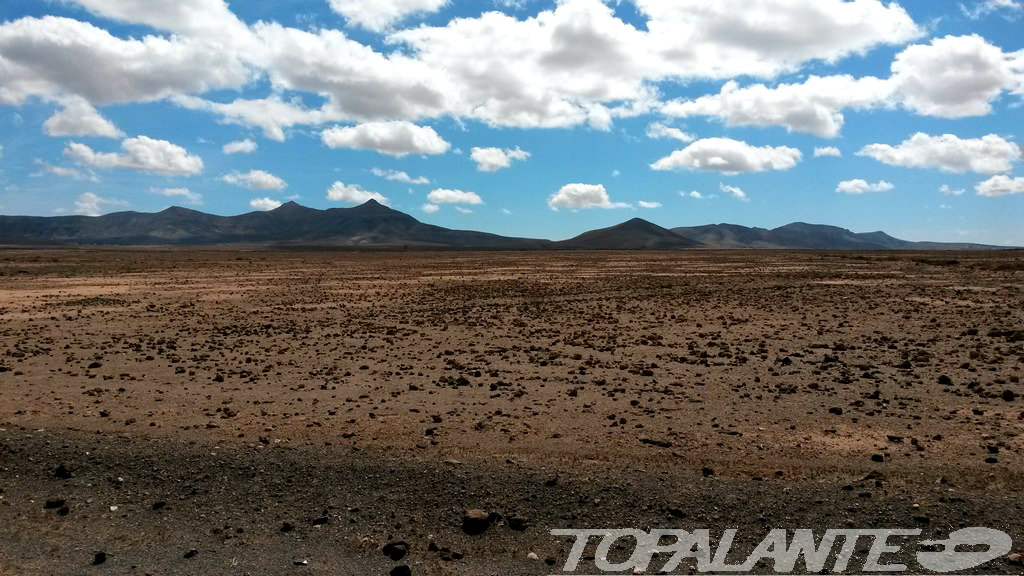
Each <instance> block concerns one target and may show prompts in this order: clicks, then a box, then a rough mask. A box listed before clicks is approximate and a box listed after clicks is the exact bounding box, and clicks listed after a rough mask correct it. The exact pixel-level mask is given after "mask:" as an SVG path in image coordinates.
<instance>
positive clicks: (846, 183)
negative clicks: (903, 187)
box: [836, 178, 895, 195]
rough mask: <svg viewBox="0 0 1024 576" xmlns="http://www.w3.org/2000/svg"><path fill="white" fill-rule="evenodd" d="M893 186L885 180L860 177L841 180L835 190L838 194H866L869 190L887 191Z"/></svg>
mask: <svg viewBox="0 0 1024 576" xmlns="http://www.w3.org/2000/svg"><path fill="white" fill-rule="evenodd" d="M893 188H895V186H893V185H892V184H890V183H889V182H886V181H885V180H879V181H878V182H874V183H871V182H868V181H866V180H863V179H861V178H856V179H854V180H843V181H842V182H840V183H839V185H838V186H836V192H838V193H839V194H854V195H859V194H867V193H869V192H888V191H890V190H892V189H893Z"/></svg>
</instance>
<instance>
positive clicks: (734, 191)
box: [718, 184, 748, 202]
mask: <svg viewBox="0 0 1024 576" xmlns="http://www.w3.org/2000/svg"><path fill="white" fill-rule="evenodd" d="M718 189H719V190H721V191H722V192H724V193H726V194H728V195H730V196H732V197H733V198H735V199H737V200H743V201H744V202H746V201H747V200H748V198H747V193H746V192H744V191H743V190H742V189H741V188H738V187H736V186H730V185H728V184H719V185H718Z"/></svg>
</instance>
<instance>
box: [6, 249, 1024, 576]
mask: <svg viewBox="0 0 1024 576" xmlns="http://www.w3.org/2000/svg"><path fill="white" fill-rule="evenodd" d="M1022 375H1024V253H1022V252H1021V251H1001V252H970V253H968V252H959V253H947V252H914V253H903V252H872V253H854V252H832V253H811V252H792V251H684V252H641V251H637V252H538V253H530V252H410V253H401V252H336V251H315V252H302V251H258V250H256V251H249V252H245V251H240V250H161V249H145V250H114V249H110V250H67V251H61V250H9V251H2V252H0V428H2V431H0V498H2V499H0V573H2V574H19V575H20V574H246V573H248V574H253V575H255V574H285V573H296V574H349V573H359V574H388V573H391V571H392V570H395V569H397V567H399V566H408V567H409V570H410V571H411V573H412V574H550V573H556V572H558V571H560V570H561V565H562V563H563V562H564V560H565V556H566V552H567V550H568V548H569V543H568V542H566V541H565V540H560V539H558V538H554V537H552V536H550V535H549V534H548V531H549V530H550V529H552V528H568V527H577V528H578V527H587V528H602V527H652V526H655V527H664V528H669V527H707V528H711V529H721V528H726V527H740V528H748V529H749V530H750V534H749V535H748V536H749V541H746V540H744V541H741V542H738V545H741V544H744V543H746V544H748V545H752V544H756V543H757V541H758V540H759V539H760V536H763V534H764V532H765V531H766V530H767V529H769V528H771V527H790V528H796V527H809V528H825V527H840V528H841V527H849V526H854V525H856V526H863V527H908V526H909V527H919V528H923V530H924V531H925V533H932V532H934V533H936V534H944V533H948V532H949V531H950V530H951V529H955V528H957V527H962V526H991V527H996V528H1000V529H1003V530H1007V531H1008V532H1010V533H1011V534H1012V535H1014V537H1015V540H1017V541H1018V542H1019V541H1020V540H1019V539H1020V538H1021V536H1024V384H1022V383H1021V381H1020V377H1021V376H1022ZM469 509H482V510H484V511H486V512H488V513H490V526H489V527H488V528H487V530H486V531H484V532H483V533H482V534H479V535H469V534H466V533H464V532H463V531H462V530H461V527H462V522H463V515H464V513H465V512H466V510H469ZM389 542H390V543H395V542H402V543H404V544H405V546H406V548H407V550H408V552H407V553H406V554H404V555H403V556H402V557H401V558H400V559H398V560H393V559H391V558H389V557H387V556H385V555H384V554H383V553H382V552H381V549H382V547H383V546H384V545H385V544H387V543H389ZM399 548H401V547H399ZM390 550H392V551H393V550H394V548H391V549H390ZM530 553H533V554H535V555H536V556H535V557H534V556H530V557H528V555H529V554H530ZM1008 562H1009V561H999V562H998V563H997V565H996V566H994V567H993V566H989V567H986V570H988V572H987V573H1019V571H1020V568H1019V567H1016V566H1012V565H1010V564H1009V563H1008ZM400 570H404V569H400ZM993 570H994V571H993ZM1000 570H1002V571H1000ZM1007 570H1010V571H1014V570H1015V571H1016V572H1006V571H1007ZM399 573H402V572H399ZM406 573H407V572H406Z"/></svg>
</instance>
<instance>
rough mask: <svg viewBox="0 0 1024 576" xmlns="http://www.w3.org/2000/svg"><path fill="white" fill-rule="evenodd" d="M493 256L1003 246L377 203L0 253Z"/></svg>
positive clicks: (20, 221)
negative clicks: (567, 222)
mask: <svg viewBox="0 0 1024 576" xmlns="http://www.w3.org/2000/svg"><path fill="white" fill-rule="evenodd" d="M232 244H248V245H260V246H271V247H289V246H292V247H302V246H309V247H336V248H438V249H470V248H477V249H494V250H546V249H558V250H684V249H693V248H715V249H723V248H775V249H788V250H794V249H797V250H991V249H999V248H1003V247H1001V246H984V245H980V244H943V243H938V242H907V241H905V240H900V239H898V238H893V237H892V236H889V235H888V234H886V233H884V232H868V233H863V234H858V233H855V232H850V231H849V230H846V229H844V228H837V227H835V226H823V225H820V224H805V223H802V222H795V223H793V224H787V225H785V226H782V227H779V228H775V229H774V230H767V229H765V228H748V227H746V226H737V225H735V224H710V225H707V226H695V227H689V228H673V229H671V230H669V229H667V228H662V227H661V226H658V225H657V224H652V223H651V222H648V221H646V220H643V219H641V218H633V219H632V220H629V221H627V222H623V223H622V224H619V225H616V226H611V227H609V228H601V229H599V230H591V231H590V232H585V233H583V234H580V235H579V236H577V237H575V238H571V239H569V240H563V241H561V242H552V241H550V240H538V239H531V238H510V237H506V236H498V235H497V234H488V233H485V232H472V231H468V230H450V229H448V228H442V227H440V226H433V225H431V224H424V223H423V222H420V221H419V220H417V219H415V218H413V217H412V216H410V215H408V214H405V213H402V212H399V211H398V210H393V209H391V208H388V207H387V206H384V205H382V204H380V203H378V202H377V201H375V200H369V201H367V202H366V203H365V204H362V205H359V206H356V207H354V208H329V209H327V210H317V209H315V208H307V207H305V206H300V205H298V204H296V203H295V202H288V203H287V204H284V205H282V206H280V207H278V208H276V209H274V210H270V211H268V212H249V213H247V214H240V215H238V216H216V215H213V214H206V213H204V212H198V211H196V210H190V209H188V208H179V207H172V208H167V209H166V210H162V211H160V212H157V213H141V212H114V213H112V214H106V215H104V216H50V217H42V216H0V245H113V246H132V245H174V246H188V245H232Z"/></svg>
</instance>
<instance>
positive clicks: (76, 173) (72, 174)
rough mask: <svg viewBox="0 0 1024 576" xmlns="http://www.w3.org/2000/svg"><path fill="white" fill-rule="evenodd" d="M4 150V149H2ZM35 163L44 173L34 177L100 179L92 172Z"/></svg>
mask: <svg viewBox="0 0 1024 576" xmlns="http://www.w3.org/2000/svg"><path fill="white" fill-rule="evenodd" d="M0 150H2V148H0ZM35 163H36V165H37V166H39V167H40V168H41V169H42V171H41V172H37V173H35V174H33V176H41V175H42V174H53V175H54V176H60V177H62V178H71V179H73V180H87V181H89V182H99V181H100V178H99V176H97V175H96V173H95V172H93V171H92V170H79V169H78V168H71V167H70V166H54V165H52V164H50V163H48V162H44V161H42V160H40V159H38V158H37V159H36V160H35Z"/></svg>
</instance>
